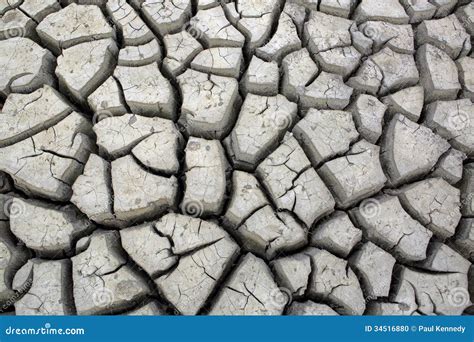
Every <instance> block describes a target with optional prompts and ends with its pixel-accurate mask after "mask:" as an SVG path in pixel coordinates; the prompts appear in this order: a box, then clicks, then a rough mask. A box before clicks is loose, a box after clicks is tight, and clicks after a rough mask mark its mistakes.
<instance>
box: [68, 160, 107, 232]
mask: <svg viewBox="0 0 474 342" xmlns="http://www.w3.org/2000/svg"><path fill="white" fill-rule="evenodd" d="M109 175H110V163H109V162H107V161H106V160H104V159H102V158H101V157H100V156H98V155H96V154H91V155H90V156H89V159H88V160H87V163H86V165H85V166H84V171H83V173H82V175H80V176H79V177H77V179H76V181H75V182H74V184H73V185H72V196H71V202H72V203H73V204H74V205H76V206H77V207H78V209H79V210H80V211H81V212H83V213H84V214H86V215H87V217H89V219H90V220H92V221H95V222H97V223H99V224H104V225H109V224H113V223H114V215H113V212H112V211H113V209H112V204H113V198H112V196H113V195H112V189H111V184H110V179H109Z"/></svg>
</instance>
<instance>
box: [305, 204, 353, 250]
mask: <svg viewBox="0 0 474 342" xmlns="http://www.w3.org/2000/svg"><path fill="white" fill-rule="evenodd" d="M361 239H362V231H361V230H360V229H358V228H356V227H354V224H353V223H352V222H351V220H350V219H349V216H347V214H346V213H345V212H342V211H337V212H335V213H334V214H333V215H331V216H330V217H329V218H328V219H327V220H326V221H324V222H322V223H321V224H319V225H317V226H316V227H315V228H314V230H313V231H312V232H311V239H310V241H311V242H310V243H311V246H315V247H318V248H324V249H327V250H328V251H329V252H331V253H333V254H335V255H338V256H340V257H343V258H347V256H348V255H349V253H350V252H351V251H352V249H353V248H354V247H355V245H357V244H358V243H359V242H360V240H361Z"/></svg>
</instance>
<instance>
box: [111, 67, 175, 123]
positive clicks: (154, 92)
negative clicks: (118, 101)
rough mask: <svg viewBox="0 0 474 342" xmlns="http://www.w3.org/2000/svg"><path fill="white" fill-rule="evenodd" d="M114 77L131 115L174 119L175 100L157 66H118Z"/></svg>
mask: <svg viewBox="0 0 474 342" xmlns="http://www.w3.org/2000/svg"><path fill="white" fill-rule="evenodd" d="M114 77H115V78H116V79H117V80H118V82H120V84H121V86H122V89H123V95H124V98H125V101H126V103H127V105H128V106H129V107H130V109H131V110H132V111H133V113H135V114H140V115H146V116H160V117H163V118H166V119H174V117H175V115H176V108H175V107H176V99H175V95H174V92H173V88H172V87H171V84H170V81H169V80H168V79H166V78H165V77H164V76H163V75H162V74H161V72H160V70H159V69H158V65H157V64H155V63H152V64H148V65H145V66H141V67H126V66H118V67H117V68H116V69H115V71H114Z"/></svg>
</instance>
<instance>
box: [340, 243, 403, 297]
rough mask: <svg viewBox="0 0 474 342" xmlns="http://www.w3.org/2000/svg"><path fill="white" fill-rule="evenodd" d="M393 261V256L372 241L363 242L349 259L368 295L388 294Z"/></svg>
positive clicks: (381, 295)
mask: <svg viewBox="0 0 474 342" xmlns="http://www.w3.org/2000/svg"><path fill="white" fill-rule="evenodd" d="M395 261H396V260H395V258H394V257H393V256H391V255H390V254H389V253H387V252H385V251H384V250H383V249H382V248H380V247H377V246H376V245H374V244H373V243H372V242H367V243H365V244H364V245H363V246H362V247H361V248H360V249H358V250H357V251H356V252H355V253H354V254H352V255H351V258H350V259H349V263H350V264H351V266H352V267H354V269H355V270H356V271H357V272H358V273H359V274H360V276H361V281H362V282H363V283H364V285H365V290H366V292H367V295H369V296H370V297H387V296H388V294H389V291H390V282H391V279H392V270H393V266H394V265H395Z"/></svg>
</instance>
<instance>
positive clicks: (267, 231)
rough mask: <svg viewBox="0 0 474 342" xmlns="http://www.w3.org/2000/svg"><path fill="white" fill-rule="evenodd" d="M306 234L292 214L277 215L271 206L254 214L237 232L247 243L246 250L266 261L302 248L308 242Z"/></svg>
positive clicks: (245, 244)
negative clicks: (279, 254)
mask: <svg viewBox="0 0 474 342" xmlns="http://www.w3.org/2000/svg"><path fill="white" fill-rule="evenodd" d="M306 233H307V229H306V228H305V227H303V226H301V225H300V224H299V223H298V222H297V221H296V220H295V219H294V218H293V217H292V216H291V214H289V213H287V212H281V213H279V212H276V213H275V212H274V211H273V209H272V208H271V207H270V206H269V205H266V206H264V207H263V208H261V209H259V210H258V211H256V212H255V213H253V214H252V216H250V217H249V218H248V219H247V220H246V221H245V222H244V223H243V224H242V225H241V226H240V227H238V229H237V230H236V234H237V235H238V236H239V237H240V239H242V240H243V241H245V243H244V246H243V247H244V248H246V249H247V250H249V251H250V252H253V253H255V254H257V255H259V256H261V257H265V258H266V259H272V258H273V257H275V255H277V254H278V253H280V252H287V251H291V250H295V249H297V248H300V247H302V246H303V245H304V244H305V243H306V241H307V237H306Z"/></svg>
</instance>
